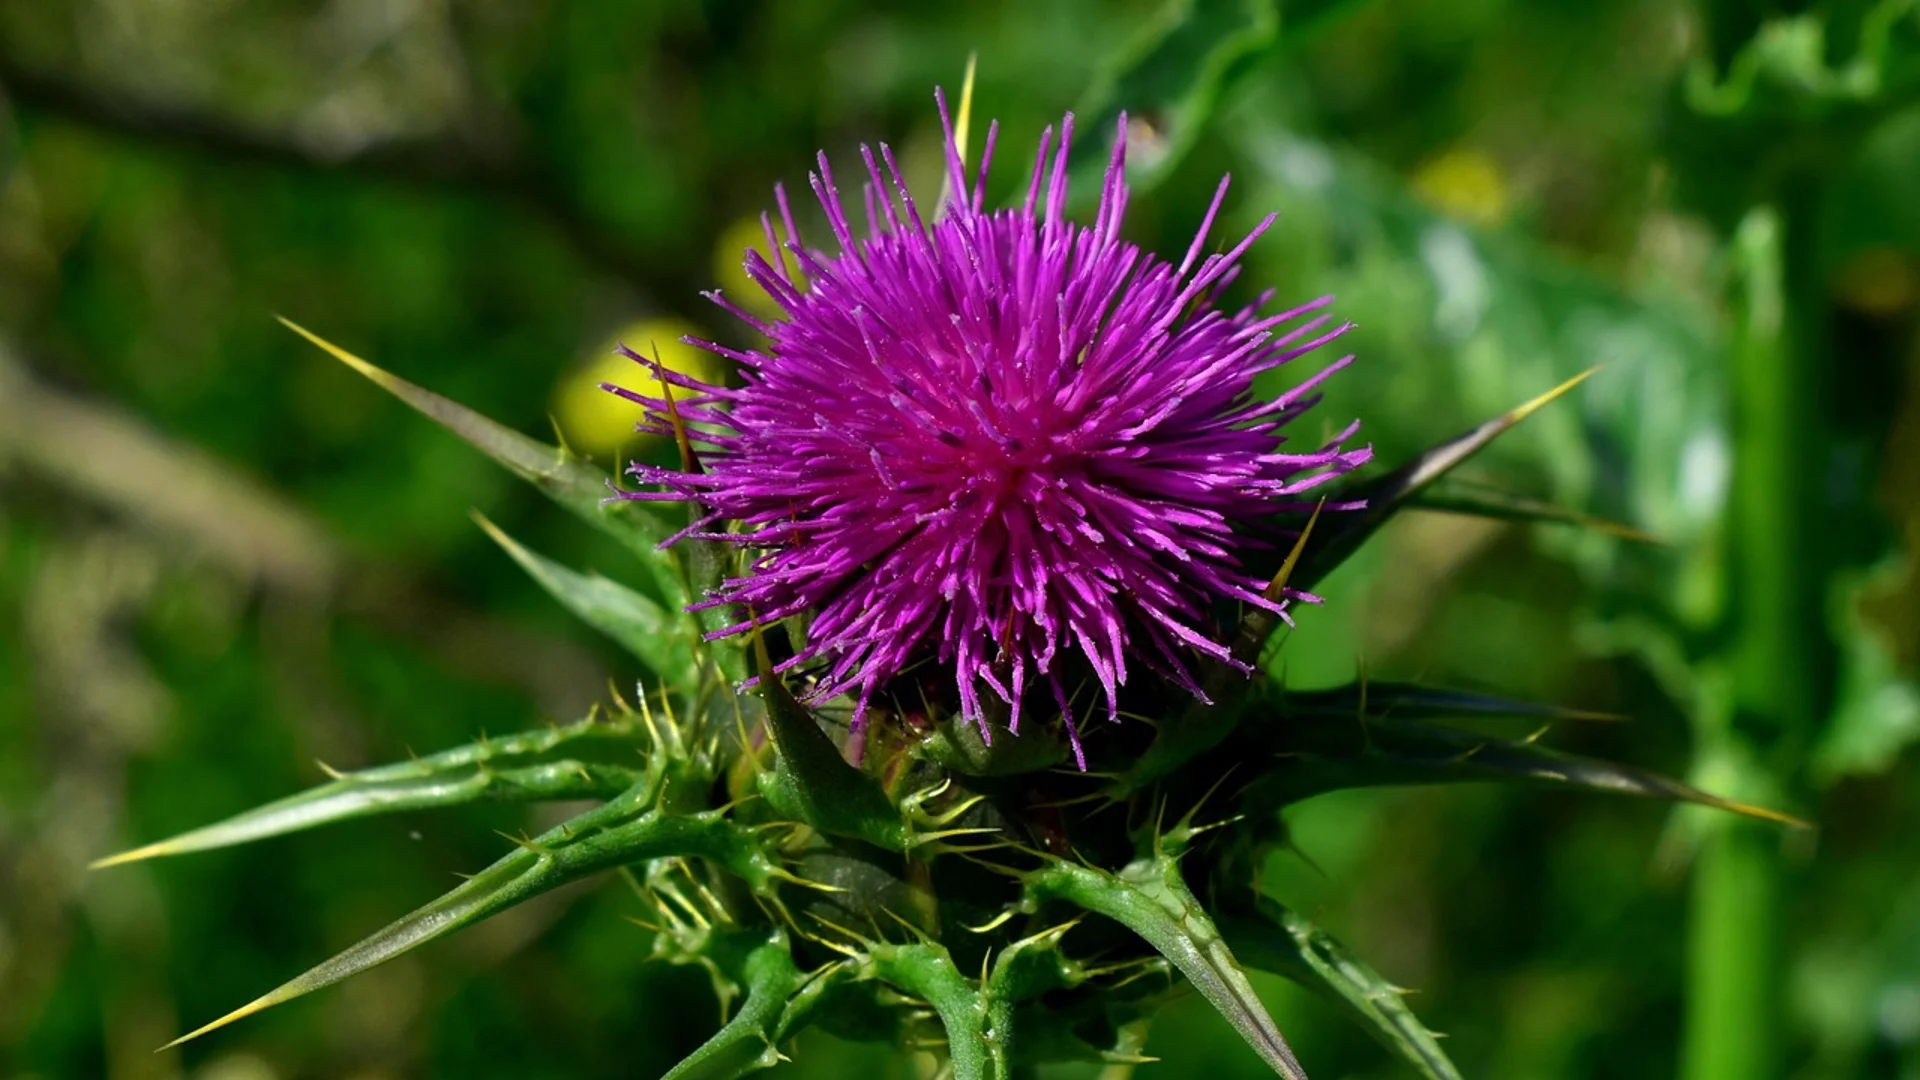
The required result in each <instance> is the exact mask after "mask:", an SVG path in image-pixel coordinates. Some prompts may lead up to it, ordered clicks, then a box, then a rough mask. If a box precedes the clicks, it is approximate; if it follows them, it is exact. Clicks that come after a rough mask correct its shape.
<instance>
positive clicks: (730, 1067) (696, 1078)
mask: <svg viewBox="0 0 1920 1080" xmlns="http://www.w3.org/2000/svg"><path fill="white" fill-rule="evenodd" d="M742 981H744V982H745V983H746V986H747V1000H746V1001H745V1003H743V1004H742V1005H741V1006H740V1012H739V1013H738V1014H736V1015H735V1016H734V1018H733V1019H732V1020H729V1021H727V1024H726V1026H725V1027H722V1028H721V1029H720V1030H719V1031H718V1032H717V1033H715V1035H714V1036H713V1038H711V1039H708V1040H707V1041H706V1042H705V1043H703V1044H701V1046H700V1048H699V1049H698V1050H695V1051H694V1052H693V1053H691V1054H688V1055H687V1056H686V1057H685V1058H684V1059H682V1060H681V1062H680V1064H678V1065H675V1066H674V1067H673V1068H672V1070H670V1071H669V1072H668V1073H667V1075H666V1076H664V1077H662V1078H661V1080H735V1078H737V1077H741V1076H745V1075H747V1074H748V1073H754V1072H759V1071H760V1070H761V1069H770V1068H772V1067H773V1066H774V1065H775V1064H777V1063H778V1062H779V1061H780V1060H781V1057H780V1051H779V1050H778V1049H777V1045H778V1044H779V1043H780V1042H781V1041H782V1040H783V1039H785V1038H786V1037H787V1036H788V1035H790V1034H792V1033H793V1032H792V1031H791V1030H789V1026H788V1024H789V1020H790V1019H791V1018H790V1017H789V1014H788V1008H787V1003H788V1000H789V999H790V998H792V997H793V996H794V993H795V992H796V991H797V990H799V989H800V986H801V984H802V983H803V982H804V981H805V978H804V977H803V976H802V975H801V974H800V969H799V968H797V967H795V966H794V963H793V952H792V950H791V949H790V948H789V947H788V944H787V936H786V934H785V933H782V932H778V931H776V932H775V933H774V935H773V937H772V938H771V939H769V940H768V941H767V942H766V943H765V944H762V945H761V946H759V947H758V948H756V949H754V950H753V951H752V952H751V953H748V954H747V959H746V963H745V965H744V971H743V972H742Z"/></svg>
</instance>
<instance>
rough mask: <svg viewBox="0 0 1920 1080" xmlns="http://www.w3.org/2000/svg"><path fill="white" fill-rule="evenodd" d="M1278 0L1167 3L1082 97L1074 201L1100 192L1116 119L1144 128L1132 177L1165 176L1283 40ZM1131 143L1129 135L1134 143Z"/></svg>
mask: <svg viewBox="0 0 1920 1080" xmlns="http://www.w3.org/2000/svg"><path fill="white" fill-rule="evenodd" d="M1279 33H1280V11H1279V6H1278V5H1277V4H1276V3H1275V2H1274V0H1167V2H1166V3H1164V4H1162V5H1161V7H1160V9H1159V10H1158V11H1157V12H1156V13H1155V14H1154V15H1153V16H1152V17H1151V19H1150V20H1149V21H1148V22H1147V24H1146V25H1145V26H1144V27H1142V29H1141V30H1140V31H1139V33H1137V34H1136V35H1135V36H1134V37H1133V38H1132V39H1131V40H1130V41H1129V42H1128V43H1127V44H1126V46H1125V47H1124V48H1122V49H1121V50H1120V51H1119V52H1117V53H1115V54H1114V55H1113V57H1112V58H1111V59H1109V60H1108V62H1107V63H1106V65H1105V66H1104V67H1103V68H1102V70H1101V71H1100V72H1099V73H1098V74H1097V75H1096V76H1095V77H1094V81H1093V84H1092V85H1091V86H1090V87H1088V89H1087V93H1086V96H1085V97H1084V98H1082V99H1081V102H1080V107H1079V109H1078V119H1079V121H1080V122H1081V123H1082V124H1083V125H1084V126H1082V127H1081V128H1080V129H1079V130H1080V135H1079V138H1078V139H1077V140H1076V142H1075V150H1074V152H1073V158H1074V165H1073V174H1074V185H1073V187H1074V192H1075V197H1076V199H1081V198H1088V197H1092V196H1095V195H1097V194H1098V192H1099V190H1100V185H1099V180H1100V176H1101V174H1102V173H1103V172H1104V170H1105V168H1106V164H1107V154H1108V153H1109V152H1110V148H1111V143H1110V142H1109V141H1108V139H1109V136H1110V133H1111V131H1112V130H1113V125H1114V123H1115V121H1116V118H1117V117H1118V116H1119V114H1120V112H1121V110H1123V109H1124V110H1126V111H1127V113H1128V116H1129V119H1130V121H1132V122H1135V123H1140V124H1144V125H1146V126H1147V127H1148V128H1150V132H1151V133H1150V135H1149V136H1148V138H1147V139H1146V140H1142V141H1145V142H1146V145H1145V146H1144V147H1139V146H1137V147H1134V148H1131V149H1134V151H1135V152H1134V153H1133V154H1132V155H1131V156H1130V158H1129V160H1128V169H1127V173H1128V177H1127V178H1128V182H1129V183H1130V184H1132V186H1133V188H1134V189H1135V190H1136V191H1146V190H1150V189H1151V188H1153V187H1154V186H1155V185H1157V184H1158V183H1160V181H1161V180H1163V179H1165V178H1166V176H1167V175H1168V174H1169V173H1171V172H1172V171H1173V169H1174V167H1175V166H1177V165H1178V164H1179V163H1180V161H1181V159H1183V158H1184V157H1186V154H1187V151H1189V150H1190V149H1192V147H1193V144H1194V142H1195V141H1196V140H1197V139H1198V138H1199V136H1200V133H1201V132H1202V131H1204V130H1205V129H1206V126H1207V123H1208V121H1210V120H1211V119H1212V117H1213V112H1214V109H1215V107H1216V106H1217V105H1218V104H1219V102H1220V99H1221V98H1222V97H1223V96H1224V95H1225V94H1226V93H1227V92H1228V91H1229V90H1231V89H1232V88H1233V86H1234V85H1235V84H1236V83H1237V82H1238V81H1239V80H1240V78H1241V77H1242V76H1244V75H1245V74H1246V73H1247V71H1248V70H1249V69H1250V68H1251V67H1252V66H1253V63H1254V61H1256V60H1257V59H1259V57H1260V56H1261V55H1262V54H1263V53H1265V52H1267V51H1268V50H1269V49H1271V48H1272V47H1273V46H1274V44H1275V43H1276V42H1277V41H1278V40H1279ZM1130 141H1131V140H1130Z"/></svg>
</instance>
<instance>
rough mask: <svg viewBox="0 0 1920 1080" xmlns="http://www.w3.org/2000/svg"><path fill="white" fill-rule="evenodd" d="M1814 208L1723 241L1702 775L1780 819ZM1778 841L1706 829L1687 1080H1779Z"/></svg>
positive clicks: (1808, 704) (1795, 617) (1804, 645)
mask: <svg viewBox="0 0 1920 1080" xmlns="http://www.w3.org/2000/svg"><path fill="white" fill-rule="evenodd" d="M1816 208H1817V202H1816V199H1815V198H1814V196H1813V194H1812V193H1811V192H1807V191H1797V192H1790V193H1789V195H1788V198H1786V199H1785V200H1784V201H1783V202H1782V203H1781V205H1780V208H1779V209H1777V210H1776V209H1774V208H1771V207H1763V208H1759V209H1756V210H1754V211H1753V212H1751V213H1750V214H1749V215H1748V216H1747V218H1746V219H1745V220H1744V221H1743V222H1742V223H1741V225H1740V228H1739V229H1738V231H1737V233H1736V235H1735V238H1734V255H1735V259H1736V265H1737V266H1738V267H1739V269H1740V271H1741V282H1740V288H1739V301H1740V303H1739V309H1738V314H1739V320H1740V321H1739V325H1738V330H1737V337H1736V340H1735V342H1734V348H1733V356H1732V361H1733V396H1734V411H1733V432H1734V438H1733V486H1732V491H1731V496H1732V498H1731V505H1730V507H1729V514H1728V517H1727V526H1728V529H1727V532H1728V541H1727V544H1728V553H1729V555H1730V563H1729V572H1730V581H1729V584H1730V586H1731V587H1730V589H1729V600H1730V604H1731V608H1730V614H1731V616H1732V619H1733V622H1732V624H1731V626H1730V628H1729V629H1730V632H1729V635H1728V644H1729V648H1730V655H1729V656H1728V657H1727V660H1728V661H1729V663H1728V664H1727V670H1728V672H1729V673H1730V675H1731V678H1732V681H1731V686H1730V688H1729V689H1730V691H1731V693H1730V695H1727V696H1726V697H1725V698H1723V701H1724V703H1723V704H1721V705H1720V706H1718V707H1713V706H1711V705H1710V706H1709V707H1708V708H1706V709H1704V710H1703V712H1705V713H1707V715H1706V716H1705V717H1703V723H1702V725H1701V730H1700V768H1701V770H1702V771H1703V772H1705V773H1708V774H1711V775H1713V776H1715V777H1716V779H1719V780H1722V781H1727V782H1731V783H1733V784H1735V785H1737V790H1733V791H1728V792H1727V794H1729V795H1731V796H1733V797H1735V798H1744V799H1748V800H1752V801H1760V802H1763V803H1766V804H1770V805H1780V803H1781V799H1782V797H1783V796H1785V795H1786V794H1787V793H1788V792H1789V791H1790V790H1791V788H1792V787H1793V786H1794V777H1793V772H1794V770H1793V767H1792V761H1793V760H1794V758H1796V757H1798V756H1799V753H1798V750H1799V748H1803V747H1804V746H1805V744H1806V740H1807V739H1808V737H1809V736H1810V735H1811V734H1812V732H1813V730H1814V728H1815V726H1816V725H1817V724H1818V722H1819V709H1820V703H1821V697H1822V695H1821V676H1820V674H1819V665H1820V661H1821V656H1822V650H1823V648H1824V642H1825V637H1824V633H1823V631H1822V627H1823V625H1824V622H1823V619H1822V617H1821V604H1820V597H1821V594H1822V591H1823V587H1824V581H1825V574H1824V572H1823V571H1824V565H1823V564H1824V560H1823V559H1822V558H1820V556H1819V551H1818V548H1819V540H1818V532H1817V530H1818V529H1819V528H1820V527H1821V524H1820V521H1821V498H1820V484H1819V477H1820V472H1821V470H1822V469H1823V467H1824V464H1825V457H1826V455H1825V443H1824V440H1823V438H1822V427H1823V425H1822V422H1821V421H1822V416H1821V413H1822V410H1821V406H1820V400H1821V398H1820V386H1819V382H1820V380H1819V378H1818V371H1819V364H1820V355H1819V347H1820V346H1819V334H1818V323H1819V320H1820V310H1821V304H1822V302H1823V301H1822V298H1821V293H1820V286H1819V282H1818V280H1817V270H1816V268H1815V252H1813V251H1812V250H1810V249H1811V248H1812V246H1813V245H1812V244H1810V243H1808V242H1807V239H1808V234H1809V233H1810V232H1811V230H1812V229H1813V228H1814V220H1813V218H1814V214H1815V212H1816ZM1782 869H1783V867H1782V861H1781V851H1780V833H1779V830H1778V829H1775V828H1772V827H1769V826H1766V825H1764V824H1760V823H1757V822H1752V821H1746V820H1741V819H1736V818H1731V817H1727V818H1720V819H1717V820H1715V821H1713V822H1711V823H1710V824H1709V825H1708V826H1707V830H1706V833H1705V835H1704V838H1703V842H1702V844H1701V849H1700V851H1699V857H1698V863H1697V867H1696V871H1695V879H1694V892H1693V909H1692V913H1691V927H1690V931H1691V933H1690V942H1689V957H1688V1010H1687V1022H1686V1035H1685V1038H1686V1043H1685V1052H1684V1072H1683V1076H1684V1077H1685V1078H1686V1080H1767V1078H1768V1077H1777V1076H1780V1075H1782V1072H1783V1070H1782V1068H1781V1054H1782V1046H1781V1038H1780V1035H1781V1030H1782V1022H1783V1017H1782V995H1781V983H1782V978H1783V972H1782V963H1781V957H1782V951H1783V944H1784V929H1785V927H1784V919H1783V914H1784V909H1783V892H1784V883H1783V881H1782Z"/></svg>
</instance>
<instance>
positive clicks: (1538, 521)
mask: <svg viewBox="0 0 1920 1080" xmlns="http://www.w3.org/2000/svg"><path fill="white" fill-rule="evenodd" d="M1407 508H1408V509H1410V510H1428V511H1432V512H1434V513H1440V514H1459V515H1463V516H1465V517H1477V518H1486V519H1488V520H1489V521H1510V522H1514V523H1516V524H1523V525H1570V526H1574V527H1576V528H1581V529H1590V530H1592V531H1594V532H1598V533H1605V534H1607V535H1608V536H1617V537H1619V538H1620V539H1622V540H1631V541H1633V542H1635V543H1638V544H1657V543H1659V542H1660V541H1658V540H1656V539H1655V538H1653V537H1651V536H1648V535H1647V534H1646V533H1643V532H1641V531H1640V530H1638V529H1635V528H1632V527H1630V526H1627V525H1622V524H1620V523H1619V522H1616V521H1608V520H1606V519H1604V518H1596V517H1589V516H1587V515H1586V514H1579V513H1575V512H1574V511H1572V510H1567V509H1564V508H1562V507H1558V506H1555V505H1553V504H1552V503H1548V502H1541V501H1540V500H1538V499H1530V498H1527V497H1526V496H1524V495H1515V494H1514V493H1512V492H1510V491H1501V490H1499V489H1498V488H1491V487H1486V486H1484V485H1479V484H1471V485H1470V484H1463V483H1459V482H1452V483H1445V484H1437V485H1435V486H1434V487H1432V488H1429V489H1427V490H1426V491H1422V492H1420V493H1419V494H1417V495H1415V496H1413V498H1412V499H1411V500H1409V502H1408V504H1407Z"/></svg>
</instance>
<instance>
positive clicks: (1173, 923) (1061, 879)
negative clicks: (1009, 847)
mask: <svg viewBox="0 0 1920 1080" xmlns="http://www.w3.org/2000/svg"><path fill="white" fill-rule="evenodd" d="M1025 881H1026V889H1027V895H1028V896H1029V897H1030V898H1031V899H1033V900H1036V901H1039V900H1063V901H1066V902H1067V903H1070V904H1074V905H1076V906H1078V907H1081V908H1084V909H1086V910H1087V911H1091V912H1094V913H1096V914H1100V915H1105V916H1106V917H1108V918H1110V919H1112V920H1114V921H1115V922H1118V923H1120V924H1121V925H1122V926H1125V927H1126V928H1127V929H1129V930H1132V931H1133V932H1134V933H1136V934H1138V935H1140V937H1141V938H1142V939H1144V940H1145V941H1146V942H1147V944H1149V945H1152V946H1153V947H1154V948H1155V949H1156V950H1158V951H1159V953H1160V955H1162V956H1164V957H1166V958H1167V959H1168V960H1169V961H1171V962H1172V963H1173V966H1174V967H1176V968H1179V969H1180V974H1182V975H1185V976H1186V977H1187V981H1188V982H1190V983H1192V984H1193V985H1194V987H1195V988H1196V989H1198V990H1199V991H1200V993H1201V995H1202V996H1204V997H1205V998H1206V999H1207V1000H1208V1001H1209V1002H1211V1003H1212V1004H1213V1007H1214V1008H1215V1009H1218V1010H1219V1011H1220V1015H1222V1016H1224V1017H1226V1019H1227V1022H1228V1023H1230V1024H1232V1025H1233V1027H1234V1030H1236V1031H1238V1032H1239V1033H1240V1035H1241V1037H1242V1038H1244V1039H1246V1040H1247V1043H1248V1044H1249V1045H1251V1046H1252V1047H1253V1049H1254V1050H1255V1051H1256V1052H1257V1053H1259V1055H1260V1057H1261V1059H1262V1060H1264V1061H1265V1062H1266V1063H1267V1065H1268V1066H1270V1067H1271V1068H1272V1069H1273V1071H1274V1072H1275V1073H1278V1074H1279V1075H1281V1076H1283V1077H1286V1078H1287V1080H1306V1076H1307V1073H1306V1070H1305V1069H1303V1068H1301V1067H1300V1062H1299V1059H1297V1058H1295V1057H1294V1056H1293V1050H1292V1048H1290V1047H1289V1046H1287V1040H1286V1039H1285V1038H1284V1037H1282V1036H1281V1034H1280V1029H1279V1028H1278V1027H1277V1026H1275V1025H1274V1022H1273V1018H1272V1017H1271V1016H1268V1015H1267V1010H1266V1006H1264V1005H1262V1004H1261V1003H1260V999H1259V997H1258V996H1256V995H1255V994H1254V992H1253V986H1252V984H1250V983H1249V982H1248V981H1247V975H1246V972H1245V971H1243V970H1241V967H1240V963H1239V961H1237V960H1235V959H1234V956H1233V953H1232V951H1231V950H1229V949H1228V948H1227V943H1226V941H1225V940H1223V939H1222V938H1221V937H1220V931H1219V930H1218V929H1216V928H1215V926H1214V924H1213V920H1212V919H1211V918H1210V917H1209V916H1208V915H1207V913H1206V911H1205V910H1204V909H1202V908H1201V906H1200V903H1199V901H1197V900H1195V899H1194V897H1193V893H1192V892H1191V891H1189V890H1188V888H1187V884H1186V882H1185V880H1183V879H1182V878H1181V876H1180V866H1179V862H1178V860H1177V859H1175V858H1174V857H1172V856H1170V855H1167V854H1164V853H1155V854H1154V855H1153V856H1151V857H1149V858H1143V859H1137V860H1135V861H1134V862H1132V863H1130V864H1129V865H1128V866H1127V867H1126V868H1125V869H1123V870H1122V871H1120V873H1118V874H1110V873H1108V872H1107V871H1105V870H1101V869H1098V868H1096V867H1091V866H1086V865H1082V864H1080V863H1073V862H1068V861H1066V860H1064V859H1058V858H1053V857H1048V858H1047V862H1046V865H1044V866H1043V867H1041V868H1040V869H1039V870H1035V871H1031V872H1029V873H1028V874H1026V875H1025Z"/></svg>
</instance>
